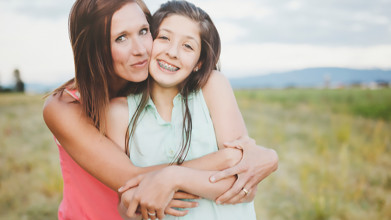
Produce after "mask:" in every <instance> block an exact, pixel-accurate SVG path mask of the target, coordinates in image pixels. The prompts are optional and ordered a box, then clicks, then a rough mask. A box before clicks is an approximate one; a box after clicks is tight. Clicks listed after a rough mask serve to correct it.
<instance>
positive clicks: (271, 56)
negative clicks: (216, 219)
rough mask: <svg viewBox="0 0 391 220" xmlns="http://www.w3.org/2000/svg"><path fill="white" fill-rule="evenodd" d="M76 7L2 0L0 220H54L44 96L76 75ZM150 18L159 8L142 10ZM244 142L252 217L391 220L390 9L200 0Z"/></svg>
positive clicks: (56, 170) (58, 186)
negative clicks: (253, 184) (263, 160)
mask: <svg viewBox="0 0 391 220" xmlns="http://www.w3.org/2000/svg"><path fill="white" fill-rule="evenodd" d="M73 2H74V1H72V0H51V1H49V0H35V1H27V0H13V1H6V0H0V27H1V34H0V91H1V93H0V219H56V214H57V207H58V205H59V202H60V201H61V196H62V177H61V171H60V167H59V159H58V151H57V147H56V145H55V144H54V142H53V138H52V136H51V134H50V132H49V130H48V129H47V128H46V126H45V124H44V122H43V119H42V105H43V102H44V100H43V98H42V97H43V94H44V93H45V92H48V91H50V90H51V89H53V88H55V87H56V86H58V85H60V84H62V83H63V82H65V81H66V80H68V79H70V78H72V77H73V75H74V68H73V57H72V51H71V46H70V43H69V38H68V29H67V28H68V27H67V20H68V14H69V11H70V8H71V6H72V4H73ZM145 2H146V4H147V6H148V7H149V8H150V10H151V12H154V11H155V10H156V9H157V8H158V7H159V5H160V4H161V3H163V2H165V1H162V0H146V1H145ZM191 2H193V3H195V4H196V5H197V6H199V7H201V8H203V9H204V10H205V11H206V12H208V13H209V15H210V16H211V17H212V19H213V21H214V22H215V24H216V26H217V28H218V30H219V32H220V36H221V39H222V55H221V66H222V72H223V73H224V74H225V75H226V76H227V77H228V78H229V79H230V81H231V84H232V86H233V88H234V89H235V94H236V98H237V100H238V104H239V106H240V108H241V111H242V114H243V117H244V118H245V121H246V125H247V128H248V130H249V133H250V135H251V137H253V138H255V139H256V141H257V143H258V144H260V145H264V146H267V147H271V148H274V149H276V150H277V152H278V154H279V157H280V163H279V164H280V165H279V169H278V171H277V172H275V173H273V174H272V175H271V176H270V177H269V178H267V179H266V180H264V181H263V182H262V183H261V184H260V185H259V190H258V195H257V197H256V200H255V205H256V211H257V216H258V218H259V219H390V218H391V211H390V210H391V172H390V170H391V123H390V122H391V88H390V87H391V0H373V1H364V0H356V1H351V0H340V1H335V0H329V1H320V0H318V1H316V0H312V1H310V0H292V1H290V0H280V1H272V0H242V1H234V0H225V1H224V0H199V1H196V0H194V1H191Z"/></svg>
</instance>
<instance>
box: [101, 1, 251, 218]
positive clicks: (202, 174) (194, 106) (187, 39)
mask: <svg viewBox="0 0 391 220" xmlns="http://www.w3.org/2000/svg"><path fill="white" fill-rule="evenodd" d="M152 24H153V25H152V30H153V37H154V39H155V40H154V44H153V50H152V57H151V62H150V66H149V70H150V75H151V76H152V78H150V79H149V81H148V84H146V85H145V87H144V92H143V94H142V95H141V94H140V95H130V96H128V97H127V98H116V99H114V100H113V101H112V102H111V104H110V110H109V113H108V116H109V117H108V119H107V121H108V130H107V131H108V132H107V134H108V136H109V137H110V138H111V139H112V140H113V141H114V142H116V143H117V144H118V145H120V146H122V147H123V149H124V150H125V152H127V153H128V154H129V155H130V158H131V160H132V162H133V163H134V164H135V165H136V166H151V165H156V164H164V163H170V162H171V163H175V164H178V165H180V164H182V163H183V161H185V160H191V159H196V158H199V157H202V156H204V155H207V154H210V153H212V152H215V151H217V150H218V147H219V148H223V144H222V143H224V142H225V141H227V140H229V138H232V137H240V136H242V135H246V133H247V132H246V129H245V126H244V122H243V119H242V117H241V114H240V112H239V109H238V107H237V105H236V102H235V98H234V96H233V93H232V89H231V88H230V86H229V83H228V81H227V80H226V79H225V78H224V77H223V76H222V75H221V74H220V73H218V72H217V71H214V69H215V68H216V65H217V62H218V59H219V55H220V38H219V35H218V32H217V30H216V28H215V26H214V24H213V22H212V21H211V19H210V18H209V16H208V15H207V14H206V13H205V12H204V11H203V10H201V9H200V8H197V7H195V6H194V5H193V4H191V3H188V2H185V1H171V2H168V3H166V4H163V5H162V6H161V7H160V9H159V10H158V11H157V12H156V13H155V14H154V16H153V23H152ZM208 79H209V80H208ZM201 88H202V89H201ZM203 92H204V93H203ZM137 106H138V107H137ZM209 111H210V112H209ZM132 115H133V117H130V116H132ZM124 118H128V119H129V120H126V121H125V120H124ZM227 119H229V120H227ZM212 120H213V123H212ZM128 122H130V127H129V128H128V127H127V125H128ZM227 128H228V129H227ZM232 128H233V129H232ZM215 131H216V135H215ZM124 134H129V135H126V136H127V137H126V139H125V141H124ZM129 136H130V140H129V139H128V138H129ZM216 137H217V143H216ZM128 140H129V141H128ZM190 146H191V147H190ZM210 164H213V161H205V164H204V167H202V168H201V169H203V170H216V169H213V166H211V165H210ZM213 173H214V172H213V171H201V170H200V169H197V170H196V169H189V168H185V167H183V166H171V167H167V168H164V169H162V170H161V171H157V172H151V173H148V174H146V175H141V176H139V177H138V178H136V179H135V180H131V181H129V182H128V184H127V185H126V186H125V187H124V188H123V189H121V190H120V191H121V192H123V191H124V190H125V189H128V188H130V187H133V186H136V185H138V187H137V189H135V188H133V189H131V190H132V192H131V193H129V194H128V195H126V197H127V198H128V201H123V205H124V206H125V207H127V208H128V212H127V215H128V216H129V217H132V216H134V213H135V211H136V208H137V207H138V206H139V207H140V208H141V214H142V217H143V219H147V218H151V219H155V218H156V217H157V218H159V219H162V218H163V217H164V207H165V205H166V204H167V203H168V201H169V200H170V199H171V198H172V195H173V194H174V192H176V191H178V190H183V191H186V192H189V193H192V194H196V195H199V196H202V197H204V198H207V199H209V200H207V199H201V200H200V201H199V207H197V208H195V209H193V210H190V212H189V213H188V214H187V215H186V216H185V217H184V218H185V219H201V218H205V217H207V218H209V219H255V212H254V207H253V204H252V203H242V204H236V205H227V206H221V205H216V204H215V203H214V202H213V201H212V200H214V199H216V198H217V197H218V196H219V195H221V194H222V193H224V192H225V191H226V190H228V189H229V188H230V187H231V185H232V184H233V182H234V181H235V177H233V176H232V177H231V178H227V179H225V180H224V181H219V182H217V183H215V184H212V183H210V182H209V181H208V177H209V176H210V175H211V174H213ZM141 180H142V181H141ZM140 181H141V183H140ZM248 193H249V189H246V188H243V189H242V191H241V195H240V196H241V198H244V197H245V196H246V195H247V194H248ZM129 198H130V200H131V201H130V204H128V203H129ZM124 200H126V199H124ZM159 203H161V204H162V205H161V204H159ZM160 205H161V206H160ZM170 217H172V216H170ZM170 217H169V219H170Z"/></svg>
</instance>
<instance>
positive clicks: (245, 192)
mask: <svg viewBox="0 0 391 220" xmlns="http://www.w3.org/2000/svg"><path fill="white" fill-rule="evenodd" d="M242 191H243V192H244V194H246V196H247V194H248V190H247V189H246V188H244V187H243V189H242Z"/></svg>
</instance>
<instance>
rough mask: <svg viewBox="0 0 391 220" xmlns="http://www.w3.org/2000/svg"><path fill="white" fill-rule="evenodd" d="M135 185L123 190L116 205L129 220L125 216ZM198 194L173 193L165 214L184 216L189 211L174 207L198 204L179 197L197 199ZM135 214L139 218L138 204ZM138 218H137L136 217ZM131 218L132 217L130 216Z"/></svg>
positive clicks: (123, 216) (189, 206)
mask: <svg viewBox="0 0 391 220" xmlns="http://www.w3.org/2000/svg"><path fill="white" fill-rule="evenodd" d="M136 189H137V187H133V188H130V189H127V190H126V191H124V192H123V193H122V195H121V201H120V203H119V205H118V211H119V213H120V215H121V217H122V218H123V219H126V220H131V219H130V218H129V217H128V216H126V212H127V209H128V207H129V204H130V201H131V200H132V198H133V196H134V193H135V192H136ZM199 198H200V197H199V196H196V195H193V194H189V193H186V192H176V193H175V194H174V197H173V199H172V200H171V201H170V203H169V204H168V206H167V208H166V209H165V214H167V215H172V216H177V217H180V216H185V215H186V214H187V213H188V212H189V211H188V210H177V209H176V208H182V209H185V208H194V207H197V206H198V203H197V202H192V201H182V200H181V199H199ZM136 215H138V217H140V219H141V211H140V206H139V207H137V210H136ZM136 219H139V218H136ZM132 220H133V218H132Z"/></svg>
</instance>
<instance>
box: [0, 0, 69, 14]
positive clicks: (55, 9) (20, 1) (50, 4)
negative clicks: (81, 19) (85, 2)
mask: <svg viewBox="0 0 391 220" xmlns="http://www.w3.org/2000/svg"><path fill="white" fill-rule="evenodd" d="M73 3H74V1H69V0H32V1H31V0H12V1H5V0H4V1H0V6H1V7H2V8H3V9H6V10H7V11H10V12H15V13H17V14H20V15H23V16H26V17H31V18H41V19H61V18H63V17H68V14H69V11H70V8H71V6H72V4H73Z"/></svg>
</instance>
